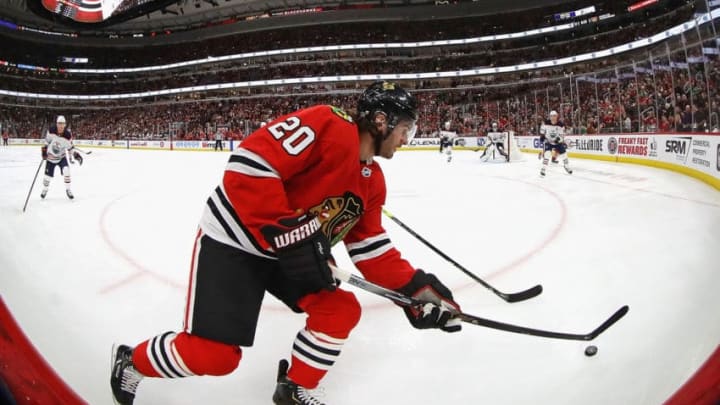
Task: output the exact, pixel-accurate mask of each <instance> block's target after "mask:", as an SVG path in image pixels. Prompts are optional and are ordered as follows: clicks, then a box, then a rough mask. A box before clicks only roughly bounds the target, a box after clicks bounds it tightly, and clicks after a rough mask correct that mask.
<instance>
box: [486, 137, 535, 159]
mask: <svg viewBox="0 0 720 405" xmlns="http://www.w3.org/2000/svg"><path fill="white" fill-rule="evenodd" d="M488 136H489V137H490V138H492V139H498V140H499V139H502V141H503V146H504V147H505V152H506V153H507V154H508V155H509V157H510V159H509V160H508V161H509V162H513V161H515V162H519V161H522V160H525V155H523V153H522V152H521V151H520V148H519V147H518V143H517V140H516V139H515V131H507V132H490V133H488ZM485 142H486V143H485V147H486V148H487V147H489V146H490V143H491V141H490V139H487V138H486V141H485ZM489 158H490V159H492V160H496V159H498V160H500V159H502V160H505V157H504V156H502V155H501V154H500V152H499V151H498V150H496V149H495V148H494V147H493V150H492V152H490V156H489Z"/></svg>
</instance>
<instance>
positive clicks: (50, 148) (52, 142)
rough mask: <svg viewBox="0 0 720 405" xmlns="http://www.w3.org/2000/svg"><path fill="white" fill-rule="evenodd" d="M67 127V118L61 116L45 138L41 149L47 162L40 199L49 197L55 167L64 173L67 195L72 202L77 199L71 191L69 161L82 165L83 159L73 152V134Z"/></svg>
mask: <svg viewBox="0 0 720 405" xmlns="http://www.w3.org/2000/svg"><path fill="white" fill-rule="evenodd" d="M66 125H67V123H66V122H65V117H63V116H62V115H59V116H58V117H57V120H55V125H51V126H50V128H49V129H48V132H47V134H46V136H45V145H44V146H43V147H42V148H41V151H42V158H43V159H44V160H45V178H44V179H43V188H42V191H41V192H40V198H45V196H46V195H47V192H48V188H49V187H50V180H52V178H53V176H54V175H55V166H59V167H60V173H62V175H63V178H64V180H65V194H66V195H67V196H68V198H69V199H71V200H72V199H73V198H75V196H74V195H73V193H72V190H71V189H70V166H69V165H68V160H69V161H70V163H75V162H74V161H73V158H74V159H76V160H77V161H78V162H80V164H81V165H82V162H83V158H82V156H81V155H80V154H79V153H78V152H77V151H73V148H74V146H73V144H72V133H71V132H70V130H69V129H68V128H66ZM69 154H70V155H69ZM68 155H69V156H68Z"/></svg>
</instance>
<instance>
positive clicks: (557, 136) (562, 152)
mask: <svg viewBox="0 0 720 405" xmlns="http://www.w3.org/2000/svg"><path fill="white" fill-rule="evenodd" d="M540 135H541V139H543V137H544V139H545V143H544V144H543V152H542V153H543V163H542V164H543V166H542V169H540V176H543V177H545V172H546V170H547V165H548V162H549V160H550V158H551V157H555V156H558V155H559V156H558V158H559V159H562V161H563V167H564V168H565V171H566V172H567V173H568V174H572V172H573V171H572V169H571V168H570V164H569V161H568V157H567V145H566V144H565V124H564V123H563V122H562V121H559V120H558V113H557V111H550V119H548V120H546V121H545V123H544V124H542V125H541V126H540Z"/></svg>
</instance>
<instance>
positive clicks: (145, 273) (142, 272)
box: [99, 176, 567, 309]
mask: <svg viewBox="0 0 720 405" xmlns="http://www.w3.org/2000/svg"><path fill="white" fill-rule="evenodd" d="M489 177H493V178H496V179H500V180H505V181H513V182H518V183H522V184H524V185H528V186H531V187H535V188H539V189H540V190H542V191H543V192H545V193H547V194H548V195H550V196H551V197H552V198H553V199H554V200H555V201H556V203H557V204H558V207H559V219H558V221H557V223H556V225H555V227H554V228H553V229H552V230H551V231H550V233H549V234H548V235H547V236H546V237H545V238H544V239H543V240H542V241H540V243H538V244H537V245H536V246H534V247H533V248H531V249H530V250H529V251H527V252H526V253H525V254H523V255H522V256H519V257H517V258H516V259H514V260H513V261H511V262H510V263H507V264H505V265H503V266H501V267H500V268H498V269H495V270H492V271H491V272H489V273H486V274H484V275H483V276H482V277H483V278H484V279H492V278H495V277H497V276H500V275H502V274H504V273H506V272H508V271H510V270H514V269H516V268H518V267H519V266H521V265H522V264H524V263H525V262H527V261H528V260H530V259H531V258H532V257H533V256H535V255H536V254H538V253H540V252H541V251H543V250H544V249H545V248H546V247H547V246H548V245H549V244H550V243H552V242H553V241H554V240H555V239H556V238H557V236H558V235H559V234H560V231H561V230H562V228H563V227H564V226H565V222H566V219H567V207H566V205H565V202H564V201H563V199H562V198H561V197H560V196H559V195H558V194H557V193H555V192H554V191H553V190H551V189H549V188H547V187H545V186H543V185H540V184H535V183H532V182H529V181H524V180H519V179H513V178H508V177H502V176H489ZM130 195H131V194H126V195H123V196H120V197H118V198H116V199H114V200H112V201H111V202H110V203H108V204H107V205H106V206H105V207H104V208H103V211H102V213H101V214H100V219H99V227H100V232H101V235H102V238H103V241H104V242H105V244H106V245H108V247H109V248H110V249H111V250H112V251H113V253H115V254H116V255H117V256H119V257H120V258H122V259H123V260H125V262H127V263H128V264H129V265H130V266H131V267H133V268H135V269H136V272H134V273H132V274H130V275H129V276H127V277H125V278H123V279H121V280H118V281H116V282H114V283H111V284H110V285H108V286H106V287H104V288H102V289H100V291H99V292H100V294H107V293H109V292H112V291H114V290H117V289H119V288H121V287H123V286H125V285H128V284H130V283H132V282H134V281H136V280H137V279H140V278H143V277H151V278H153V279H155V280H156V281H158V282H160V283H162V284H165V285H167V286H170V287H173V288H177V289H180V290H183V291H184V290H185V288H186V287H185V285H184V284H181V283H179V282H177V281H174V280H172V279H170V278H167V277H165V276H162V275H160V274H158V273H156V272H154V271H152V270H150V269H148V268H147V267H145V266H144V265H143V264H141V263H139V262H138V261H137V260H136V259H135V258H133V257H132V256H130V255H129V254H128V253H126V252H125V251H124V250H123V249H121V248H120V247H119V246H118V245H117V244H116V243H115V242H113V240H112V238H111V237H110V235H111V233H110V232H109V230H108V226H107V215H108V212H110V210H111V208H112V207H113V206H114V205H115V204H116V203H117V202H118V201H120V200H122V199H123V198H126V197H128V196H130ZM472 286H476V283H474V282H472V281H469V282H467V283H464V284H462V285H461V286H459V287H457V288H455V289H454V290H455V291H458V290H463V289H466V288H468V287H472ZM394 306H395V305H394V304H392V303H390V302H383V303H376V304H369V305H365V306H364V308H366V309H369V308H377V307H394ZM263 307H268V306H267V305H263Z"/></svg>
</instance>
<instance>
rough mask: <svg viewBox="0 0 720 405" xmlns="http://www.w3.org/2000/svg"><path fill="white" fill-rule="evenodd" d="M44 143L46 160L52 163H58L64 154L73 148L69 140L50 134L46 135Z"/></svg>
mask: <svg viewBox="0 0 720 405" xmlns="http://www.w3.org/2000/svg"><path fill="white" fill-rule="evenodd" d="M45 143H46V144H47V160H48V162H52V163H59V162H60V161H61V160H62V158H64V157H65V153H66V152H67V151H69V150H70V149H72V148H73V144H72V142H70V140H68V139H66V138H63V137H62V136H57V135H55V134H51V133H50V132H48V133H47V137H46V138H45Z"/></svg>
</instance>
